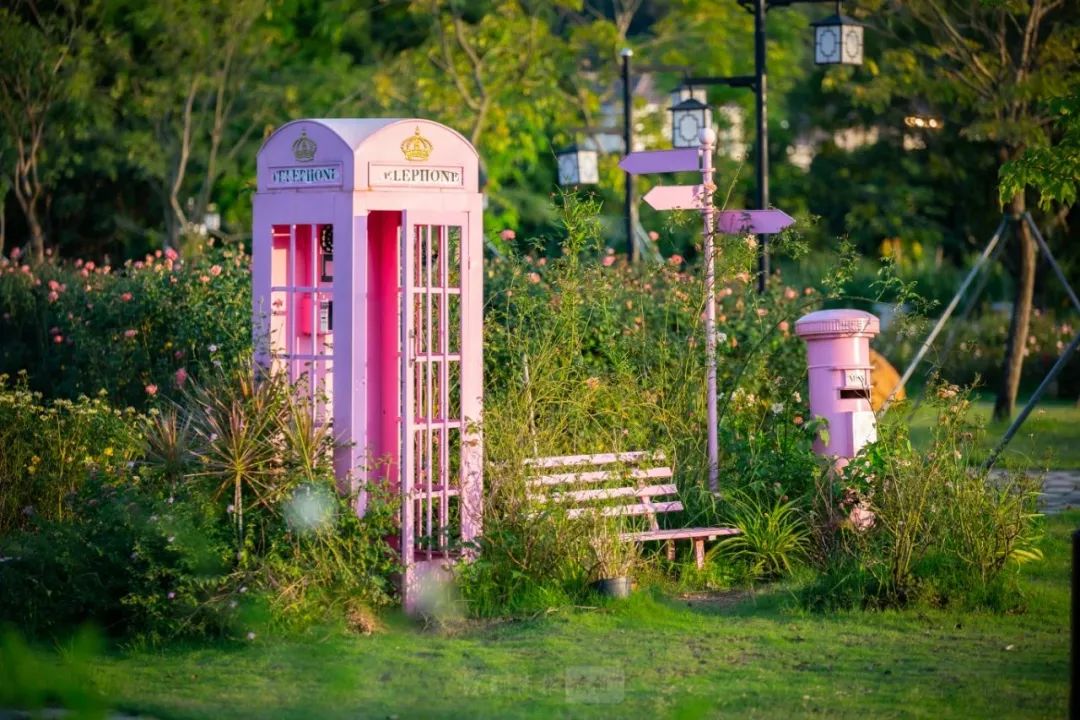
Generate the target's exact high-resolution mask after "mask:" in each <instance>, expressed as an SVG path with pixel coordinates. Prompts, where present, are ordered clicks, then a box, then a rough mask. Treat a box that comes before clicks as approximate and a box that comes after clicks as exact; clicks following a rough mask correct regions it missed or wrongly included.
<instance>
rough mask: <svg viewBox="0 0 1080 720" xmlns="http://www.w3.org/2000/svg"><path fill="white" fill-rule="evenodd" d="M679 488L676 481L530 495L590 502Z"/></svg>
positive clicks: (665, 492)
mask: <svg viewBox="0 0 1080 720" xmlns="http://www.w3.org/2000/svg"><path fill="white" fill-rule="evenodd" d="M678 492H679V489H678V488H677V487H675V484H674V483H669V484H667V485H646V486H645V487H640V488H635V487H618V488H600V489H598V490H567V491H564V492H558V493H552V494H551V495H543V494H538V495H530V496H529V498H530V499H532V500H550V501H552V502H589V501H590V500H610V499H612V498H622V497H639V498H648V497H651V496H654V495H660V496H663V495H676V494H678Z"/></svg>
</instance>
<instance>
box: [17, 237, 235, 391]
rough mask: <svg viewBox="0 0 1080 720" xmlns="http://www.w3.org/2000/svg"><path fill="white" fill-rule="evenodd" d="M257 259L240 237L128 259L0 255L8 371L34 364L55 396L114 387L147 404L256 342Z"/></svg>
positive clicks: (39, 384)
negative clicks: (182, 252)
mask: <svg viewBox="0 0 1080 720" xmlns="http://www.w3.org/2000/svg"><path fill="white" fill-rule="evenodd" d="M249 263H250V259H249V257H248V256H247V255H246V254H245V253H244V252H243V250H242V249H239V248H235V247H231V246H227V247H223V248H222V247H214V246H210V247H207V248H205V251H204V252H201V253H200V254H197V255H194V256H193V257H190V258H184V259H181V258H179V257H177V256H176V255H175V253H173V252H172V251H169V254H167V255H163V254H162V253H160V252H159V253H157V254H155V255H148V256H146V258H145V259H143V260H140V261H137V262H132V261H128V262H126V263H125V264H124V265H123V267H120V268H112V267H110V266H109V265H107V264H105V265H97V264H95V263H93V262H83V261H81V260H77V261H74V262H67V261H60V260H50V261H48V262H46V263H43V264H41V265H37V266H35V267H33V268H31V267H30V266H27V265H18V264H16V263H15V262H13V261H11V260H9V259H7V258H3V257H0V338H3V340H2V341H0V372H7V373H9V374H14V373H16V372H18V371H20V370H22V371H26V372H27V377H28V382H29V385H30V387H31V389H33V390H36V391H39V392H42V393H44V394H45V395H47V396H49V397H62V398H69V399H74V398H76V397H78V396H79V395H80V394H86V395H90V396H96V394H97V393H98V392H99V391H100V390H105V391H106V392H107V393H108V395H109V397H110V398H113V399H114V401H116V402H117V403H118V404H120V405H123V406H127V405H131V406H133V407H136V408H143V407H145V406H146V405H147V403H148V401H149V400H150V399H151V398H152V397H153V396H154V395H156V394H158V393H160V394H171V393H173V392H175V391H176V390H177V389H179V387H180V386H182V385H183V384H184V382H185V381H186V378H187V377H192V378H198V377H200V376H203V375H205V374H206V373H205V371H206V370H207V369H209V368H212V367H213V366H214V364H215V363H222V362H225V363H228V362H229V361H232V360H235V359H237V358H240V357H242V356H244V355H245V354H246V353H248V352H249V351H250V347H251V282H250V272H249Z"/></svg>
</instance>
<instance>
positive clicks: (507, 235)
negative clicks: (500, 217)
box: [499, 228, 517, 241]
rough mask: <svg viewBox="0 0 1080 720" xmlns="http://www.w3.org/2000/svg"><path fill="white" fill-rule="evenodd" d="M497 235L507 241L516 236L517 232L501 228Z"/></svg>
mask: <svg viewBox="0 0 1080 720" xmlns="http://www.w3.org/2000/svg"><path fill="white" fill-rule="evenodd" d="M499 237H500V238H502V239H503V240H507V241H509V240H513V239H514V238H516V237H517V233H516V232H514V231H513V230H511V229H510V228H507V229H505V230H503V231H502V232H501V233H499Z"/></svg>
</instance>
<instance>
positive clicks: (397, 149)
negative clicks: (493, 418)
mask: <svg viewBox="0 0 1080 720" xmlns="http://www.w3.org/2000/svg"><path fill="white" fill-rule="evenodd" d="M481 206H482V203H481V195H480V193H479V191H478V156H477V153H476V150H475V149H474V148H473V147H472V145H470V144H469V142H468V141H467V140H465V138H463V137H462V136H461V135H460V134H458V133H457V132H455V131H454V130H451V129H450V128H448V127H446V126H445V125H440V124H439V123H435V122H431V121H430V120H400V119H399V120H394V119H323V120H296V121H293V122H290V123H288V124H286V125H284V126H282V127H280V128H278V129H277V130H276V131H275V132H274V133H273V135H271V136H270V138H269V139H267V141H266V142H265V143H264V144H263V146H262V149H261V150H260V151H259V155H258V191H257V192H256V194H255V200H254V220H253V225H254V227H253V236H252V237H253V239H252V255H253V282H254V334H255V347H256V362H257V363H259V364H260V365H261V366H263V367H265V368H268V369H272V370H273V371H277V372H285V373H288V376H289V379H290V380H291V381H292V382H293V384H294V385H295V387H296V388H297V391H298V392H303V393H308V394H310V397H311V399H312V402H311V407H312V412H314V413H315V414H316V417H317V419H318V420H319V421H321V422H329V423H332V426H333V431H334V435H335V437H336V438H337V439H338V441H339V443H340V447H339V449H338V450H337V451H336V454H335V457H334V469H335V474H336V475H337V479H338V483H339V486H340V488H341V489H342V490H343V491H345V492H359V495H358V500H357V511H358V512H359V513H361V514H362V513H363V512H364V509H365V506H366V494H365V492H364V488H366V487H368V486H369V483H373V482H381V483H387V484H388V485H389V486H390V487H391V488H393V489H394V490H396V491H397V492H400V494H401V507H402V511H401V537H400V539H399V540H398V541H397V542H398V543H399V544H398V548H399V550H400V552H401V557H402V563H403V565H404V567H405V578H404V584H403V585H404V594H405V601H406V606H409V605H410V604H412V603H414V601H415V596H416V595H417V592H418V583H419V582H420V581H421V580H422V579H423V578H424V577H427V576H429V574H430V572H432V571H436V570H438V569H440V568H445V567H446V565H447V563H448V562H449V561H452V559H453V558H454V557H456V556H457V555H458V554H459V553H460V552H461V547H462V544H463V543H467V542H469V541H470V540H472V539H473V538H475V537H476V536H477V535H478V534H479V532H480V516H481V491H482V476H481V472H482V445H481V440H482V438H481V434H480V429H479V425H478V423H479V421H480V414H481V400H482V393H483V390H482V376H481V374H482V368H483V365H482V363H483V356H482V352H483V348H482V321H483V318H482V310H483V267H482V266H483V255H482V253H483V248H482V230H483V228H482V209H481Z"/></svg>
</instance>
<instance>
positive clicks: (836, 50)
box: [814, 25, 841, 65]
mask: <svg viewBox="0 0 1080 720" xmlns="http://www.w3.org/2000/svg"><path fill="white" fill-rule="evenodd" d="M840 29H841V28H840V26H839V25H819V26H817V27H816V28H814V62H815V63H817V64H818V65H833V64H836V63H839V62H840Z"/></svg>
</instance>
